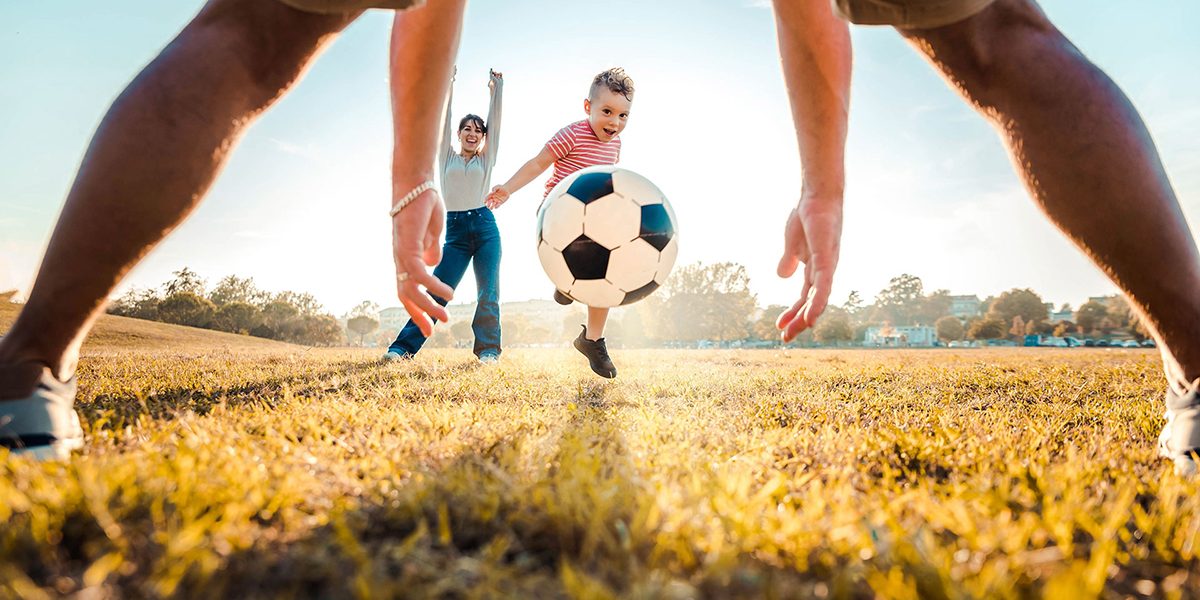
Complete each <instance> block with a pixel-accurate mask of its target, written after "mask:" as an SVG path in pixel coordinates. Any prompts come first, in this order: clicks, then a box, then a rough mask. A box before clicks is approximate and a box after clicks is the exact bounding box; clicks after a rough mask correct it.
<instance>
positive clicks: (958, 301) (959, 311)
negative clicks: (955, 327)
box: [950, 294, 982, 321]
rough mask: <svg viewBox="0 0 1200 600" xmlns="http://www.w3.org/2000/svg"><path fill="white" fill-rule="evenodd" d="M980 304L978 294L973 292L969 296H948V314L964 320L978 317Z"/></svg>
mask: <svg viewBox="0 0 1200 600" xmlns="http://www.w3.org/2000/svg"><path fill="white" fill-rule="evenodd" d="M981 304H982V303H981V302H980V301H979V296H976V295H975V294H971V295H970V296H950V314H952V315H954V316H956V317H958V318H960V319H963V320H964V321H965V320H967V319H971V318H973V317H978V316H979V306H980V305H981Z"/></svg>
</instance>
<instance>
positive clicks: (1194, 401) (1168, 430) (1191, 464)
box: [1158, 380, 1200, 475]
mask: <svg viewBox="0 0 1200 600" xmlns="http://www.w3.org/2000/svg"><path fill="white" fill-rule="evenodd" d="M1164 416H1165V417H1166V418H1167V424H1166V425H1164V426H1163V430H1162V433H1161V434H1160V435H1159V436H1158V454H1159V455H1160V456H1163V457H1164V458H1169V459H1171V460H1172V461H1174V462H1175V472H1176V473H1179V474H1180V475H1195V474H1196V471H1197V469H1196V454H1197V453H1198V452H1200V380H1197V381H1196V382H1193V383H1192V385H1190V386H1188V387H1187V389H1185V390H1183V392H1182V393H1181V392H1178V391H1176V390H1174V389H1172V388H1170V387H1168V388H1167V412H1166V414H1165V415H1164Z"/></svg>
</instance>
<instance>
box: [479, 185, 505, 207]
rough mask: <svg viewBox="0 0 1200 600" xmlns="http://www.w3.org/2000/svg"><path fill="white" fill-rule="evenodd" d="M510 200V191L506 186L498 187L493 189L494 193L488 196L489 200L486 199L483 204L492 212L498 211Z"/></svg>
mask: <svg viewBox="0 0 1200 600" xmlns="http://www.w3.org/2000/svg"><path fill="white" fill-rule="evenodd" d="M508 198H509V193H508V190H506V189H504V186H502V185H498V186H496V187H494V188H492V192H491V193H490V194H488V195H487V198H484V200H483V204H484V206H487V207H488V208H490V209H492V210H496V209H497V208H500V205H501V204H504V203H505V202H508Z"/></svg>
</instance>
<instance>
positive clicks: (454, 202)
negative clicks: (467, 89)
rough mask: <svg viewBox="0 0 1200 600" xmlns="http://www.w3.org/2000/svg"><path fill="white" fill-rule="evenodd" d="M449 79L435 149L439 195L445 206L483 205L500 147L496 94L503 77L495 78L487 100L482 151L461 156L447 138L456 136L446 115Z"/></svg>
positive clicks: (448, 114)
mask: <svg viewBox="0 0 1200 600" xmlns="http://www.w3.org/2000/svg"><path fill="white" fill-rule="evenodd" d="M453 85H454V84H453V83H451V91H450V93H449V94H448V95H447V96H446V128H445V131H443V133H442V146H441V148H440V150H439V154H438V156H439V157H440V158H439V160H438V167H439V168H440V169H441V172H442V199H443V200H445V201H446V210H472V209H476V208H480V207H482V206H483V200H484V198H487V195H488V192H490V191H492V167H494V166H495V165H496V153H497V151H498V149H499V148H500V97H501V96H502V95H503V94H502V89H501V88H503V87H504V80H503V79H497V80H496V85H495V87H493V88H491V96H492V98H491V103H490V105H489V106H488V116H487V130H488V131H487V138H486V139H487V141H486V143H485V144H484V146H483V151H481V152H479V153H478V154H476V155H475V156H472V157H471V160H463V157H462V155H461V154H459V153H458V152H455V151H454V148H452V147H451V146H450V140H451V139H452V138H455V137H457V136H456V135H455V134H456V133H457V130H455V129H454V121H453V120H452V119H451V116H450V100H451V99H452V98H453V97H454V90H453Z"/></svg>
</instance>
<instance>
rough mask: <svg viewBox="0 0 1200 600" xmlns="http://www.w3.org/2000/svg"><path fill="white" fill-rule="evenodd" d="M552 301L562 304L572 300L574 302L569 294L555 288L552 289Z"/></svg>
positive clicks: (565, 304)
mask: <svg viewBox="0 0 1200 600" xmlns="http://www.w3.org/2000/svg"><path fill="white" fill-rule="evenodd" d="M554 301H555V302H557V303H559V304H561V305H563V306H568V305H570V304H571V303H572V302H574V300H572V299H571V297H570V296H568V295H566V294H564V293H562V292H560V291H558V290H557V289H556V290H554Z"/></svg>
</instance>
